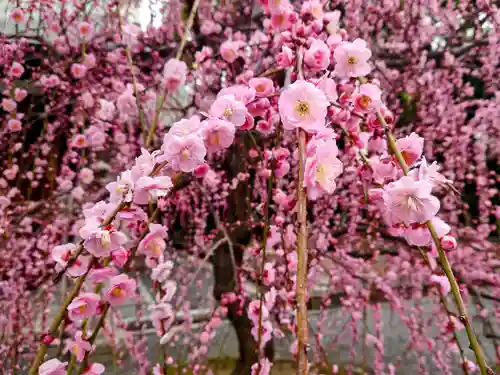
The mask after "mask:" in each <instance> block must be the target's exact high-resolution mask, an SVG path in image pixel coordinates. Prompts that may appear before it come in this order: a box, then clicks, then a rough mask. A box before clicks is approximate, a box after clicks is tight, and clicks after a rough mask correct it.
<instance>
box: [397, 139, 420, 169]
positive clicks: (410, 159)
mask: <svg viewBox="0 0 500 375" xmlns="http://www.w3.org/2000/svg"><path fill="white" fill-rule="evenodd" d="M396 146H398V149H399V151H401V154H402V155H403V158H404V159H405V161H406V164H408V166H411V165H413V164H414V163H415V162H416V161H417V160H418V159H420V156H422V151H423V148H424V139H423V138H422V137H420V136H418V135H417V134H416V133H411V134H410V135H409V136H407V137H404V138H400V139H398V140H397V141H396Z"/></svg>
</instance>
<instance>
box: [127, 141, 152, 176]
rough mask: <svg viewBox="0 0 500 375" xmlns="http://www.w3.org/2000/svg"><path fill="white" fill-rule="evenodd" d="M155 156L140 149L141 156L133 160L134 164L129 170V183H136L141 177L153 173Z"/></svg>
mask: <svg viewBox="0 0 500 375" xmlns="http://www.w3.org/2000/svg"><path fill="white" fill-rule="evenodd" d="M157 154H158V153H157V152H153V153H152V154H151V153H150V152H149V151H148V150H146V149H144V148H143V149H141V155H139V156H138V157H137V158H135V164H134V166H133V167H132V169H131V170H130V181H131V182H133V181H137V180H139V179H140V178H141V177H145V176H149V175H151V173H153V170H154V167H155V164H156V156H157Z"/></svg>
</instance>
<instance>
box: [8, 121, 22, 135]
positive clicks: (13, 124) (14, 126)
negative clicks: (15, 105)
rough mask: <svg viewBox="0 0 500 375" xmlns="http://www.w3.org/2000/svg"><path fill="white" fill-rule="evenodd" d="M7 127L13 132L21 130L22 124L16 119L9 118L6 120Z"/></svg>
mask: <svg viewBox="0 0 500 375" xmlns="http://www.w3.org/2000/svg"><path fill="white" fill-rule="evenodd" d="M7 129H9V131H11V132H13V133H17V132H20V131H21V130H23V124H22V122H21V121H19V120H18V119H14V118H11V119H9V121H7Z"/></svg>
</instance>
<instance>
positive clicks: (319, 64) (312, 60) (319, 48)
mask: <svg viewBox="0 0 500 375" xmlns="http://www.w3.org/2000/svg"><path fill="white" fill-rule="evenodd" d="M304 62H305V63H306V65H307V66H308V67H309V68H310V69H311V70H312V71H320V70H325V69H327V68H328V66H329V65H330V49H329V48H328V46H327V45H326V43H325V42H323V41H322V40H319V39H314V40H313V41H312V43H311V46H310V47H309V49H308V50H307V51H306V52H305V54H304Z"/></svg>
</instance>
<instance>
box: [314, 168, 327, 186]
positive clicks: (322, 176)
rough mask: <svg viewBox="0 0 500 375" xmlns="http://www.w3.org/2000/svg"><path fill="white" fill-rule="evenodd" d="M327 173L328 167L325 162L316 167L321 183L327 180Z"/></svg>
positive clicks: (318, 179)
mask: <svg viewBox="0 0 500 375" xmlns="http://www.w3.org/2000/svg"><path fill="white" fill-rule="evenodd" d="M326 178H327V174H326V168H325V166H324V165H323V164H320V165H318V166H317V167H316V180H317V181H318V182H319V183H320V184H324V183H325V182H326Z"/></svg>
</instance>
